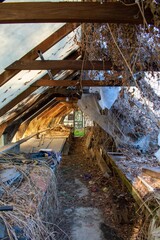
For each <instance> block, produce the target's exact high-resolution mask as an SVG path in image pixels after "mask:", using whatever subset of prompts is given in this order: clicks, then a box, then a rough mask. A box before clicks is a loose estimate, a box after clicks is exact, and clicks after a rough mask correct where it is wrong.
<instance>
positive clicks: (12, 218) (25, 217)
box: [0, 155, 59, 240]
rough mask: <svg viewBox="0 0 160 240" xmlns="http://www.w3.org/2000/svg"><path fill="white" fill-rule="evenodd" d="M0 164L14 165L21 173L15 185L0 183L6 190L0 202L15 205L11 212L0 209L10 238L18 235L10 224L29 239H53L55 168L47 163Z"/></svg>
mask: <svg viewBox="0 0 160 240" xmlns="http://www.w3.org/2000/svg"><path fill="white" fill-rule="evenodd" d="M8 158H9V157H8ZM11 158H12V157H11ZM14 158H15V155H14ZM17 158H19V159H20V157H19V156H18V155H17ZM10 160H11V162H12V159H10ZM21 160H22V159H21ZM23 160H24V159H23ZM1 167H2V168H3V169H7V168H15V169H16V170H18V171H19V172H21V173H22V175H23V179H22V180H21V182H19V183H18V184H17V185H12V186H6V185H4V184H3V186H2V187H3V189H4V190H5V192H4V194H3V196H2V198H1V200H0V205H2V206H3V205H12V206H13V208H14V210H13V211H12V212H1V213H0V217H1V218H2V219H3V220H4V222H5V224H6V227H7V231H8V234H9V236H10V239H13V236H14V239H17V236H16V234H15V231H14V228H13V226H18V227H20V228H22V229H23V231H24V235H25V236H26V237H28V239H32V240H37V239H38V240H44V239H51V240H54V239H55V234H54V223H55V219H56V217H57V214H58V211H59V206H58V199H57V189H56V177H55V174H54V172H53V171H52V170H51V169H50V168H49V167H48V166H47V165H41V166H39V165H34V164H21V165H13V164H9V163H8V164H7V163H5V164H1Z"/></svg>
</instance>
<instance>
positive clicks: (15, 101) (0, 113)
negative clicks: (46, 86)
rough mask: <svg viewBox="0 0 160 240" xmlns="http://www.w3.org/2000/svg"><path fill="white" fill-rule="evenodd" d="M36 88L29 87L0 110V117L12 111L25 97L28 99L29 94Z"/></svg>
mask: <svg viewBox="0 0 160 240" xmlns="http://www.w3.org/2000/svg"><path fill="white" fill-rule="evenodd" d="M37 88H38V87H29V88H28V89H27V90H25V91H24V92H22V93H21V94H19V95H18V96H17V97H15V98H14V99H13V100H12V101H11V102H9V103H8V104H7V105H5V106H4V107H3V108H1V109H0V117H1V116H3V115H4V114H5V113H6V112H8V111H9V110H10V109H12V108H13V107H14V106H15V105H17V104H18V103H20V102H21V101H22V100H24V99H25V98H26V97H28V96H29V95H30V94H32V93H33V92H34V91H35V90H36V89H37Z"/></svg>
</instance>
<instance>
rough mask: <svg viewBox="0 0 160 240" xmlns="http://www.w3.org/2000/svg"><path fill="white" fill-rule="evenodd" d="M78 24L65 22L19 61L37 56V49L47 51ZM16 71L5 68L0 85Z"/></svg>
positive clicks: (0, 76) (16, 71)
mask: <svg viewBox="0 0 160 240" xmlns="http://www.w3.org/2000/svg"><path fill="white" fill-rule="evenodd" d="M1 6H2V5H1ZM79 25H80V24H71V23H67V24H65V25H64V26H63V27H61V28H60V29H58V30H57V31H56V32H54V33H53V34H51V35H50V36H49V37H48V38H46V39H45V40H44V41H42V42H41V43H40V44H38V45H37V46H36V47H35V48H33V49H32V50H31V51H29V52H28V53H27V54H25V55H24V56H23V57H22V58H21V59H20V60H19V61H31V60H34V59H36V58H37V57H38V54H37V52H38V50H40V51H41V52H42V53H43V52H45V51H47V50H48V49H49V48H51V47H52V46H53V45H55V44H56V43H57V42H59V41H60V40H61V39H62V38H64V37H65V36H66V35H67V34H69V33H70V32H71V31H73V30H74V29H75V28H77V27H78V26H79ZM18 72H19V70H16V69H15V70H13V69H11V70H6V71H4V72H3V73H2V74H0V86H2V85H3V84H5V83H6V82H7V81H8V80H9V79H11V78H12V77H13V76H15V75H16V74H17V73H18Z"/></svg>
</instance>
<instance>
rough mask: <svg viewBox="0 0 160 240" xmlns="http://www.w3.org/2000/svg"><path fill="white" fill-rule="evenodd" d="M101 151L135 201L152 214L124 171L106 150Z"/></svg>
mask: <svg viewBox="0 0 160 240" xmlns="http://www.w3.org/2000/svg"><path fill="white" fill-rule="evenodd" d="M103 152H104V153H105V155H106V157H107V161H108V162H109V163H110V164H111V166H112V168H113V169H114V171H115V172H117V174H118V176H119V177H120V179H121V180H122V182H123V183H124V184H125V186H126V187H127V189H128V190H129V192H130V193H131V194H132V196H133V198H134V199H135V201H136V203H137V204H138V205H139V206H140V207H141V208H142V206H143V207H145V208H146V211H147V212H149V214H151V216H152V211H151V209H150V208H149V206H148V205H147V203H146V202H145V201H144V200H143V199H142V197H141V196H140V194H139V193H138V191H137V190H136V188H135V187H134V186H133V185H132V182H131V181H130V180H129V179H128V178H127V177H126V176H125V175H124V173H123V172H122V171H121V169H120V168H119V167H118V166H117V165H116V163H115V161H114V160H113V158H112V157H111V156H109V155H108V154H107V151H106V150H105V149H104V148H103Z"/></svg>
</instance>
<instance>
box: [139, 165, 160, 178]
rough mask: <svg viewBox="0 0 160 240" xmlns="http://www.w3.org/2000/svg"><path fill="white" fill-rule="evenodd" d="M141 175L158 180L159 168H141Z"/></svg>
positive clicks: (159, 175) (159, 176)
mask: <svg viewBox="0 0 160 240" xmlns="http://www.w3.org/2000/svg"><path fill="white" fill-rule="evenodd" d="M142 173H143V174H146V175H149V176H151V177H153V178H158V179H160V167H143V168H142Z"/></svg>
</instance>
